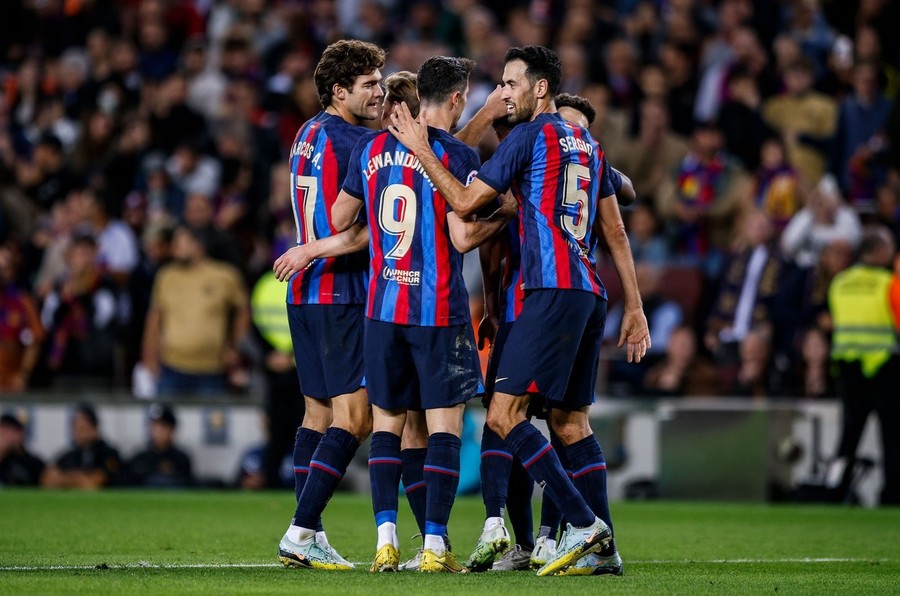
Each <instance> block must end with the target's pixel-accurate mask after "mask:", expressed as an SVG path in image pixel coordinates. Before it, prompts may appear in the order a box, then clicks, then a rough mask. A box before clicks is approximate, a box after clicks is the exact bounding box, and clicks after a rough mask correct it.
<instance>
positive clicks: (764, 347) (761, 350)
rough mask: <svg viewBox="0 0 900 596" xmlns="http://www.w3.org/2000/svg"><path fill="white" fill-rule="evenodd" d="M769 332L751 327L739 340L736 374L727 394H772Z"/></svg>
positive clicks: (755, 396)
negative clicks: (738, 359)
mask: <svg viewBox="0 0 900 596" xmlns="http://www.w3.org/2000/svg"><path fill="white" fill-rule="evenodd" d="M771 355H772V344H771V332H770V330H769V329H768V328H767V327H763V328H761V329H753V330H751V331H750V332H749V333H747V335H746V336H744V339H743V340H741V345H740V350H739V358H740V361H739V363H738V369H737V374H736V375H735V378H734V383H733V385H732V386H731V388H730V389H729V390H728V394H729V395H735V396H738V397H753V398H763V397H769V396H771V395H772V381H771V377H772V374H773V371H772V367H771V366H770V364H771Z"/></svg>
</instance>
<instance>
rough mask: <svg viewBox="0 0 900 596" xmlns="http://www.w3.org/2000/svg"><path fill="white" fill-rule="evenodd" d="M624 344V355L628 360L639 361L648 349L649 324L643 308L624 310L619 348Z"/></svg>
mask: <svg viewBox="0 0 900 596" xmlns="http://www.w3.org/2000/svg"><path fill="white" fill-rule="evenodd" d="M626 344H627V347H626V350H625V356H626V359H627V360H628V362H640V361H641V358H643V357H644V356H645V355H646V354H647V350H649V349H650V326H649V325H648V324H647V317H646V316H645V315H644V309H643V308H632V309H630V310H626V311H625V314H624V315H623V316H622V332H621V333H620V334H619V343H618V346H619V347H620V348H621V347H622V346H624V345H626Z"/></svg>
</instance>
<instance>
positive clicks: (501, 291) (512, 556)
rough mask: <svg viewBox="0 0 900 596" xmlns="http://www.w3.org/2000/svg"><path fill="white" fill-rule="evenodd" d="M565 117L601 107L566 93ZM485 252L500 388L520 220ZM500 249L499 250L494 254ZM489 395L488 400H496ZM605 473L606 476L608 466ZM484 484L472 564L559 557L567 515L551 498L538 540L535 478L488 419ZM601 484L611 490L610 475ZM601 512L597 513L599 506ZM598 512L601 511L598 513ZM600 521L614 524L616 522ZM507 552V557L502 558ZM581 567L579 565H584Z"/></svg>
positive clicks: (614, 173)
mask: <svg viewBox="0 0 900 596" xmlns="http://www.w3.org/2000/svg"><path fill="white" fill-rule="evenodd" d="M555 103H556V108H557V111H558V112H559V115H560V116H562V117H563V118H565V119H566V120H567V121H569V122H571V123H573V124H577V125H579V126H581V127H582V128H585V129H587V128H589V127H590V126H591V125H592V124H593V122H594V119H595V117H596V111H595V110H594V107H593V106H592V105H591V103H590V101H589V100H587V99H586V98H584V97H580V96H578V95H570V94H567V93H561V94H559V95H557V96H556V98H555ZM494 128H495V131H496V132H497V135H498V138H499V139H500V140H501V141H502V140H503V139H504V138H505V137H506V135H507V134H508V133H509V130H510V125H509V123H508V121H507V119H506V118H505V117H504V118H503V119H500V120H497V121H495V126H494ZM604 166H606V167H608V173H609V175H610V181H611V183H612V185H613V190H614V191H615V193H616V199H617V201H618V203H619V204H620V205H629V204H631V203H632V202H633V201H634V199H635V198H636V195H635V192H634V186H633V185H632V183H631V180H630V179H629V178H628V177H627V176H625V175H624V174H621V173H620V172H619V171H618V170H616V169H615V168H612V167H610V166H609V162H608V161H604ZM479 250H480V251H481V254H482V269H483V270H484V271H485V272H487V273H486V274H485V297H486V304H485V312H486V315H485V321H483V322H482V326H480V327H479V341H482V339H483V338H485V337H486V336H488V337H490V338H491V339H492V342H493V343H492V345H491V354H490V359H489V364H488V371H487V379H486V385H488V386H489V387H490V388H491V389H492V388H493V383H492V381H493V378H494V377H495V376H496V368H497V362H498V360H499V358H500V354H501V353H502V351H503V344H504V342H505V340H506V337H507V336H508V335H509V330H510V327H511V326H512V323H513V321H515V319H516V316H517V315H518V313H519V311H520V310H521V307H522V299H523V292H522V289H521V285H520V258H519V227H518V221H516V220H513V221H510V222H509V224H508V226H507V230H506V233H505V234H502V235H498V236H497V237H495V238H493V239H491V240H490V241H489V242H487V243H485V244H484V245H482V246H481V247H480V249H479ZM492 251H494V252H492ZM501 260H504V262H505V268H504V271H503V272H502V275H501V271H500V261H501ZM489 401H490V393H488V394H487V395H486V400H485V403H486V404H487V403H489ZM546 413H547V412H546V407H545V403H544V400H543V398H542V397H541V396H539V395H533V396H532V402H531V404H529V410H528V417H529V418H531V416H532V415H536V416H537V417H539V418H544V419H546ZM551 443H552V444H553V446H554V448H555V449H556V451H557V455H558V456H559V458H560V462H561V463H562V464H563V467H564V468H565V469H566V470H567V472H568V471H569V470H568V467H569V466H568V458H567V457H566V455H565V450H564V449H562V446H561V445H560V444H559V439H558V437H557V436H556V434H555V433H554V434H552V435H551ZM598 473H600V474H605V469H603V470H599V471H598ZM481 484H482V497H483V499H484V503H485V511H486V519H485V524H484V529H483V531H482V534H481V536H480V537H479V540H478V543H477V545H476V546H475V549H474V550H473V552H472V555H471V556H470V557H469V561H468V563H467V566H468V567H469V569H471V570H473V571H477V570H484V569H487V568H490V569H491V571H518V570H526V569H529V568H530V567H540V566H542V565H544V564H545V563H546V562H547V561H548V560H550V559H551V558H553V557H555V552H556V531H557V528H558V526H559V522H560V513H559V510H558V508H557V507H556V505H555V503H554V502H553V500H552V499H549V498H548V499H543V501H542V503H541V527H540V529H539V532H538V537H537V541H535V539H534V533H533V526H532V515H531V494H532V492H533V482H532V481H531V479H530V478H529V477H528V474H527V473H526V472H525V470H524V469H523V468H522V464H521V462H519V461H518V459H515V458H514V457H513V455H512V454H511V453H510V452H509V449H508V447H506V444H505V443H504V441H503V440H502V439H500V437H499V436H498V435H497V434H496V433H494V432H493V431H492V430H491V429H490V428H489V427H488V425H487V424H485V426H484V429H483V431H482V444H481ZM602 485H603V487H604V489H605V478H604V479H603V482H602ZM504 507H506V508H507V513H508V514H509V520H510V523H511V524H512V527H513V531H514V534H515V537H516V543H515V545H514V546H513V547H512V548H510V549H509V550H507V551H506V552H503V549H505V548H506V547H507V546H508V544H509V532H508V531H507V530H506V527H505V526H504V524H503V510H504ZM595 513H597V512H595ZM598 515H599V513H598ZM599 517H600V518H601V519H603V520H604V521H605V522H607V523H608V524H609V525H610V527H612V523H611V520H609V519H604V516H603V515H599ZM501 553H502V557H500V558H499V559H496V557H497V555H499V554H501ZM589 559H591V557H585V558H583V559H580V560H579V562H578V563H577V564H576V566H573V568H574V567H579V566H582V562H585V563H586V562H587V561H588V560H589ZM579 568H580V567H579ZM621 570H622V565H621V559H620V558H618V557H617V563H616V564H609V563H606V564H604V565H598V566H597V571H598V573H621Z"/></svg>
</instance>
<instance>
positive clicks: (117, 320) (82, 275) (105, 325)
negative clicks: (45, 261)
mask: <svg viewBox="0 0 900 596" xmlns="http://www.w3.org/2000/svg"><path fill="white" fill-rule="evenodd" d="M41 321H42V322H43V324H44V328H45V329H46V330H47V337H48V341H47V362H46V365H47V367H48V368H49V369H50V371H51V372H53V373H57V374H66V375H88V376H96V375H99V376H103V377H105V378H106V379H107V380H111V378H112V374H113V372H114V371H115V362H116V360H115V339H116V336H117V334H118V331H119V326H120V324H121V323H123V322H124V317H123V312H122V311H121V305H120V302H119V299H118V289H117V287H116V284H115V282H114V281H113V280H112V279H111V278H110V277H108V276H107V275H106V274H105V273H104V272H103V270H102V269H101V268H100V266H99V265H98V264H97V241H96V240H95V239H94V236H93V235H92V234H90V233H89V232H84V231H80V232H78V233H76V234H75V236H74V237H73V238H72V239H71V241H70V243H69V245H68V246H67V247H66V270H65V272H64V273H63V274H62V275H61V276H60V277H59V278H57V279H56V281H55V283H54V284H53V288H52V289H51V290H50V292H49V293H48V294H47V296H46V298H45V300H44V306H43V308H42V309H41Z"/></svg>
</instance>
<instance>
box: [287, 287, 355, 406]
mask: <svg viewBox="0 0 900 596" xmlns="http://www.w3.org/2000/svg"><path fill="white" fill-rule="evenodd" d="M364 308H365V307H364V306H363V305H362V304H301V305H294V304H288V307H287V311H288V324H289V325H290V329H291V341H292V342H293V344H294V360H295V361H296V363H297V376H298V377H299V378H300V388H301V389H302V390H303V395H305V396H306V397H311V398H313V399H330V398H332V397H337V396H338V395H344V394H345V393H353V392H354V391H356V390H357V389H359V388H360V387H365V386H366V378H365V376H363V375H364V369H363V320H364V319H365V310H364Z"/></svg>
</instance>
